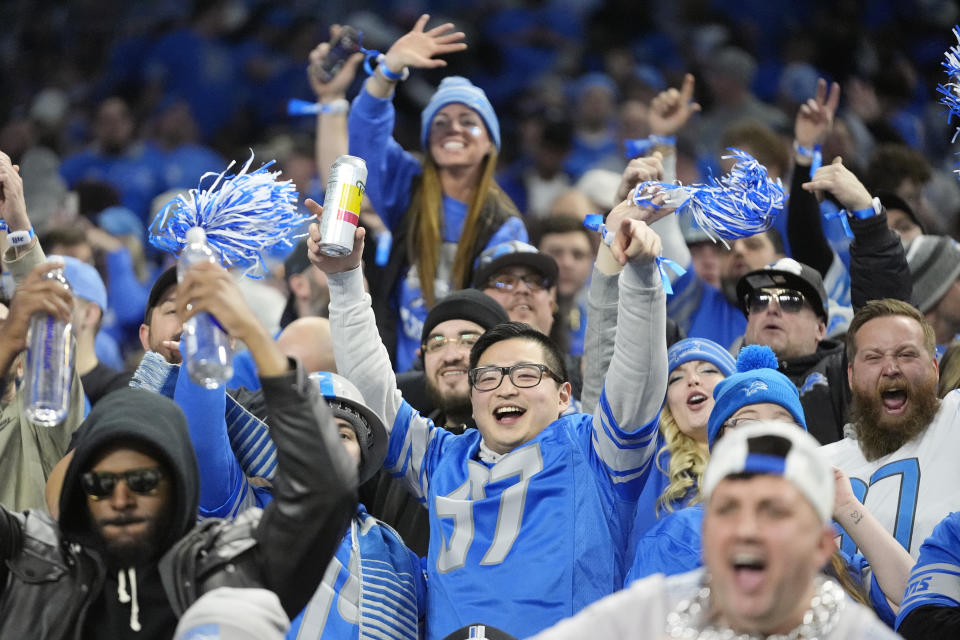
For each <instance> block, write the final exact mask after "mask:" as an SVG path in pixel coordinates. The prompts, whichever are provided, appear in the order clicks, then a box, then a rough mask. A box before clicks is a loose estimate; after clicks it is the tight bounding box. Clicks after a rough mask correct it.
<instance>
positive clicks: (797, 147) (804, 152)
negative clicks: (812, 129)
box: [793, 140, 823, 178]
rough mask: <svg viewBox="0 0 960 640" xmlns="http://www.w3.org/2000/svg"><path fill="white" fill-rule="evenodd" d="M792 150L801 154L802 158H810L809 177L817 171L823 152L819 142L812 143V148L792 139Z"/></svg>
mask: <svg viewBox="0 0 960 640" xmlns="http://www.w3.org/2000/svg"><path fill="white" fill-rule="evenodd" d="M793 150H794V151H795V152H796V153H797V155H801V156H803V157H804V158H810V177H811V178H812V177H813V174H815V173H816V172H817V169H819V168H820V167H821V166H823V152H822V147H821V146H820V145H819V144H815V145H813V148H812V149H811V148H809V147H805V146H803V145H802V144H800V143H799V142H797V141H796V140H794V141H793Z"/></svg>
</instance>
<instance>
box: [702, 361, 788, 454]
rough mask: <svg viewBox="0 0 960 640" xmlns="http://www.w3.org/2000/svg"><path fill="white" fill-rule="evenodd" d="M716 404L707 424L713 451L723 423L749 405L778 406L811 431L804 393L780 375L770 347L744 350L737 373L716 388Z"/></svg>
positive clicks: (708, 438)
mask: <svg viewBox="0 0 960 640" xmlns="http://www.w3.org/2000/svg"><path fill="white" fill-rule="evenodd" d="M713 400H714V405H713V411H711V412H710V418H709V419H708V420H707V442H708V443H709V444H710V448H713V445H714V443H715V442H716V440H717V435H718V434H719V433H720V428H721V427H722V426H723V423H724V422H726V421H727V420H728V419H729V418H730V416H732V415H733V414H734V413H736V412H737V410H739V409H740V408H741V407H745V406H747V405H749V404H760V403H762V402H770V403H772V404H778V405H780V406H781V407H783V408H784V409H786V410H787V411H789V412H790V415H792V416H793V419H794V420H795V421H796V423H797V424H798V425H800V426H801V427H803V429H804V431H806V429H807V419H806V418H805V417H804V415H803V406H802V405H801V404H800V392H799V391H797V387H796V385H795V384H793V383H792V382H790V378H788V377H787V376H785V375H783V374H782V373H780V372H779V371H777V356H776V355H774V353H773V350H771V349H770V347H767V346H761V345H750V346H747V347H744V348H743V349H741V350H740V355H739V356H738V357H737V373H735V374H733V375H732V376H730V377H728V378H725V379H723V380H721V381H720V382H718V383H717V384H716V386H715V387H714V388H713Z"/></svg>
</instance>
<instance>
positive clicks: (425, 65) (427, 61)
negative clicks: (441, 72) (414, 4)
mask: <svg viewBox="0 0 960 640" xmlns="http://www.w3.org/2000/svg"><path fill="white" fill-rule="evenodd" d="M429 19H430V16H429V15H428V14H426V13H425V14H423V15H422V16H420V19H419V20H417V23H416V24H415V25H413V29H411V30H410V31H409V32H408V33H406V34H405V35H403V36H402V37H401V38H400V39H399V40H397V41H396V42H394V43H393V46H391V47H390V49H389V50H388V51H387V54H386V57H385V58H384V60H383V62H382V63H381V64H386V65H387V68H388V69H390V71H392V72H394V73H401V72H402V71H403V68H404V67H416V68H421V69H434V68H436V67H445V66H447V61H446V60H443V59H441V58H437V57H435V56H442V55H446V54H448V53H454V52H456V51H463V50H464V49H466V48H467V43H466V42H463V39H464V38H465V37H466V36H465V35H464V33H463V32H462V31H453V29H454V26H453V23H451V22H447V23H445V24H441V25H440V26H438V27H434V28H432V29H429V30H427V31H424V27H426V26H427V21H428V20H429Z"/></svg>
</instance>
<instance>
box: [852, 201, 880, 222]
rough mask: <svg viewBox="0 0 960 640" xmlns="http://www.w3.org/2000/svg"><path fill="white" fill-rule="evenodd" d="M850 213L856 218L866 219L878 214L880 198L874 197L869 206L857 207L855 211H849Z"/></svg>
mask: <svg viewBox="0 0 960 640" xmlns="http://www.w3.org/2000/svg"><path fill="white" fill-rule="evenodd" d="M850 215H851V216H853V217H854V218H857V219H858V220H866V219H867V218H872V217H874V216H878V215H880V198H876V197H875V198H874V199H873V202H871V203H870V206H869V207H867V208H866V209H857V210H856V211H851V212H850Z"/></svg>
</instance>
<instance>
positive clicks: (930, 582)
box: [895, 511, 960, 629]
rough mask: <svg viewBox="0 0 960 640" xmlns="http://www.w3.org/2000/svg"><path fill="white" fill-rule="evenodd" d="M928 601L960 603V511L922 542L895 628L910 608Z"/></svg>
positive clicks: (948, 604)
mask: <svg viewBox="0 0 960 640" xmlns="http://www.w3.org/2000/svg"><path fill="white" fill-rule="evenodd" d="M926 605H935V606H940V607H960V511H954V512H953V513H951V514H949V515H948V516H947V517H946V518H944V519H943V520H942V521H941V522H940V524H938V525H937V526H936V527H934V529H933V533H931V534H930V537H928V538H927V539H926V540H925V541H924V542H923V544H922V545H921V546H920V557H919V558H917V564H916V565H914V567H913V571H911V572H910V581H909V582H908V583H907V590H906V592H905V593H904V595H903V601H902V602H901V603H900V613H899V614H898V615H897V622H896V626H895V628H896V629H899V628H900V624H901V623H902V622H903V619H904V618H906V617H907V614H909V613H910V612H911V611H913V610H914V609H916V608H917V607H923V606H926Z"/></svg>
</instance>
